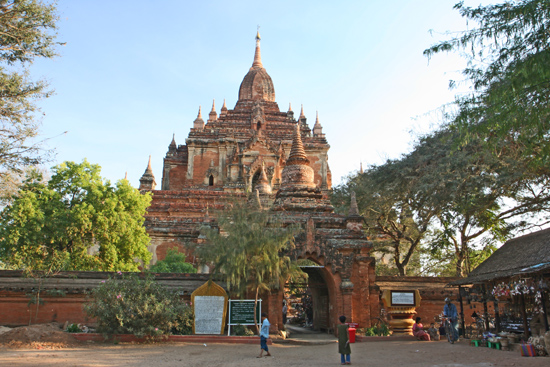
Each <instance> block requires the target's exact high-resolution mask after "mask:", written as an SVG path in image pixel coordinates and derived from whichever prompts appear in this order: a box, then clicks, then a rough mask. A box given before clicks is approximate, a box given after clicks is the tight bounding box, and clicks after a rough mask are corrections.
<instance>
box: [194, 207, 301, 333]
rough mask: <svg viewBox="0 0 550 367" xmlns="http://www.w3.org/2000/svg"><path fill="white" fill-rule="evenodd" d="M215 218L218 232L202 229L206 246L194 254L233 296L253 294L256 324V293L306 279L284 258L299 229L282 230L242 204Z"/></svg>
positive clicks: (262, 213)
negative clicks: (209, 267)
mask: <svg viewBox="0 0 550 367" xmlns="http://www.w3.org/2000/svg"><path fill="white" fill-rule="evenodd" d="M216 218H217V221H218V226H219V228H212V227H205V228H203V231H202V232H203V233H204V234H205V235H206V239H207V240H206V243H205V244H204V245H200V246H196V247H195V248H194V251H195V252H194V253H195V255H196V256H197V257H198V259H199V262H200V263H202V264H205V265H211V266H212V267H213V268H212V272H211V273H212V276H217V277H220V278H222V279H224V280H225V282H226V283H227V289H228V290H229V292H230V293H231V294H233V295H234V296H237V297H240V298H243V297H244V296H245V295H246V294H247V292H250V291H252V292H254V293H255V298H254V299H255V303H254V321H256V320H257V319H258V318H257V317H256V304H257V302H258V297H259V294H260V291H271V290H273V289H279V288H281V287H283V286H284V284H285V283H286V282H287V281H288V280H289V279H290V278H291V277H294V278H298V277H306V276H307V275H306V274H305V273H303V272H302V271H301V270H300V268H299V267H298V266H297V265H296V264H295V263H294V262H293V261H291V259H290V257H289V256H287V252H288V251H290V250H291V249H292V248H294V236H295V234H297V233H298V231H299V228H297V227H294V226H285V225H283V223H282V222H280V221H279V220H278V218H277V217H276V216H274V215H270V213H268V212H267V211H263V210H261V209H256V208H252V207H250V206H248V205H247V204H246V203H242V202H240V203H234V204H233V205H232V206H231V208H230V209H229V210H225V211H222V212H219V213H217V215H216ZM257 326H258V325H256V329H258V327H257ZM258 330H259V329H258Z"/></svg>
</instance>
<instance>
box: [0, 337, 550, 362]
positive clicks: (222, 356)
mask: <svg viewBox="0 0 550 367" xmlns="http://www.w3.org/2000/svg"><path fill="white" fill-rule="evenodd" d="M270 350H271V352H272V353H273V355H274V357H273V358H265V357H264V358H262V359H257V358H256V355H257V353H258V352H259V346H254V345H236V344H210V345H207V346H204V345H202V344H187V343H185V344H183V343H182V344H175V343H174V344H154V345H132V344H128V345H89V346H84V347H81V348H72V349H61V350H29V349H19V350H17V349H1V350H0V365H7V366H56V367H59V366H63V367H65V366H147V367H166V366H208V367H216V366H235V367H236V366H239V367H242V366H261V367H268V366H277V367H282V366H284V367H291V366H336V365H340V363H339V361H340V356H339V355H338V354H337V347H336V344H331V345H306V346H303V345H301V346H297V345H273V346H271V347H270ZM351 361H352V365H354V366H399V367H401V366H403V367H405V366H406V367H414V366H423V367H426V366H441V367H443V366H449V367H460V366H476V367H489V366H532V367H542V366H545V367H548V366H550V358H549V357H536V358H527V357H521V356H520V354H519V351H513V352H508V351H507V352H504V351H499V350H492V349H487V348H474V347H470V346H469V345H467V344H466V343H462V342H461V343H458V344H455V345H450V344H448V343H446V342H431V343H428V342H414V341H411V342H371V343H357V344H353V345H352V355H351Z"/></svg>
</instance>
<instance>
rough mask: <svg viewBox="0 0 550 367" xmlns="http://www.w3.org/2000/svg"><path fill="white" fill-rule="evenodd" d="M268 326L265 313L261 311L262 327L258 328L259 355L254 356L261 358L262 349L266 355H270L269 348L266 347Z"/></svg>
mask: <svg viewBox="0 0 550 367" xmlns="http://www.w3.org/2000/svg"><path fill="white" fill-rule="evenodd" d="M269 326H271V324H270V323H269V320H268V319H267V314H266V313H265V312H262V327H261V328H260V355H259V356H258V357H256V358H262V355H263V354H264V350H265V353H266V354H265V356H266V357H269V356H271V353H269V349H268V348H267V338H269Z"/></svg>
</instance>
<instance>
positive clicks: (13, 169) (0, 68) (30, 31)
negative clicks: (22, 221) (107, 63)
mask: <svg viewBox="0 0 550 367" xmlns="http://www.w3.org/2000/svg"><path fill="white" fill-rule="evenodd" d="M57 20H58V16H57V13H56V7H55V4H45V3H43V2H41V1H38V0H4V1H0V184H2V183H3V182H4V181H5V180H7V181H10V182H11V181H13V177H12V176H13V175H14V174H15V175H17V174H18V173H21V171H22V169H23V168H24V167H27V166H33V165H38V164H40V163H42V162H43V161H44V158H47V155H48V154H47V152H46V151H44V150H43V149H42V148H41V145H40V144H39V143H36V142H35V141H34V140H33V138H34V137H36V136H37V134H38V127H39V122H40V121H39V116H38V114H37V112H38V108H37V106H36V102H37V101H38V100H40V99H42V98H46V97H49V96H50V95H51V93H52V92H51V91H50V90H48V89H47V88H48V85H47V83H46V82H45V81H43V80H31V78H30V76H29V65H30V64H31V63H32V62H33V61H34V60H35V59H36V58H52V57H54V56H55V55H56V51H55V49H56V46H57V45H58V43H56V42H55V38H56V36H57V34H56V22H57Z"/></svg>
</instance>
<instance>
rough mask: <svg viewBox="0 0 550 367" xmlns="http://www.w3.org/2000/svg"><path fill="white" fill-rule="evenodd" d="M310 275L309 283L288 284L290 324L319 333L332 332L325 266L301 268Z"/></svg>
mask: <svg viewBox="0 0 550 367" xmlns="http://www.w3.org/2000/svg"><path fill="white" fill-rule="evenodd" d="M300 268H301V269H302V270H303V271H304V272H306V273H307V274H308V280H307V283H288V284H287V289H286V292H285V299H286V302H288V312H289V316H288V323H289V324H290V325H295V326H298V327H303V328H308V329H310V330H314V331H318V332H332V330H331V326H330V325H331V323H330V312H329V309H330V297H329V291H328V286H327V282H326V281H325V278H324V275H323V271H324V267H323V266H316V265H308V266H300Z"/></svg>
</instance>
